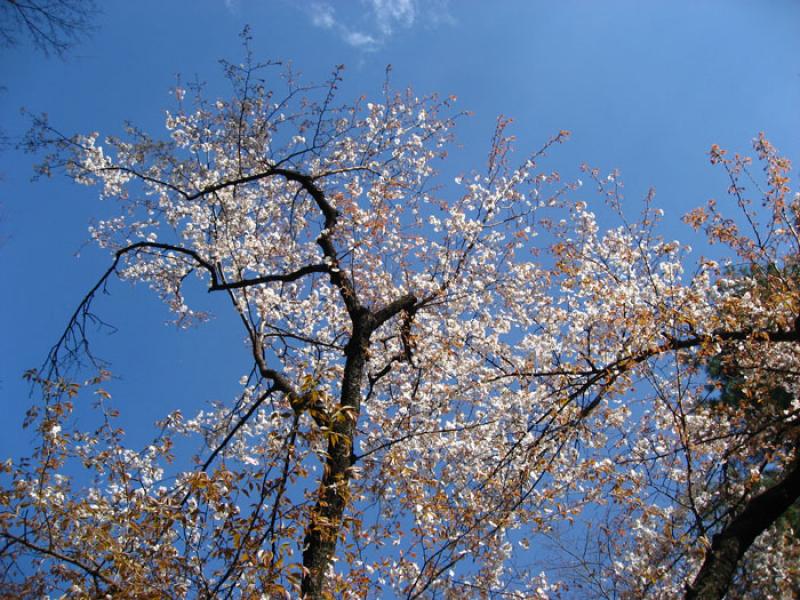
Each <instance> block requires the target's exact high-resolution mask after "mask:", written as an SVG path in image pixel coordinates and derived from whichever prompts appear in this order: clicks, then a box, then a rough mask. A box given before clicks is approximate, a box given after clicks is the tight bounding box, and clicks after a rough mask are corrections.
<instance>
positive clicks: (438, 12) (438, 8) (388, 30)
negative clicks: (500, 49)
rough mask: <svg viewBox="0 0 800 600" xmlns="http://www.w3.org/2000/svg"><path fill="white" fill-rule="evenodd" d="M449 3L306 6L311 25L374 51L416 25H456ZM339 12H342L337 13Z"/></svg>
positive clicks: (401, 0) (421, 0)
mask: <svg viewBox="0 0 800 600" xmlns="http://www.w3.org/2000/svg"><path fill="white" fill-rule="evenodd" d="M448 3H449V0H361V1H360V3H358V4H355V3H344V4H338V5H334V4H331V3H330V2H325V1H315V2H312V3H311V4H308V5H306V11H307V12H308V15H309V17H310V18H311V23H312V24H313V25H314V26H316V27H319V28H321V29H327V30H330V31H334V32H336V33H337V34H338V35H339V37H340V38H341V39H342V40H343V41H344V42H345V43H347V44H349V45H351V46H354V47H356V48H359V49H362V50H366V51H370V50H376V49H378V48H379V47H380V46H381V45H383V44H384V43H385V42H386V41H387V40H388V39H389V38H390V37H391V36H392V35H394V34H395V33H396V32H397V31H398V30H401V29H410V28H411V27H414V26H415V25H420V24H421V25H424V26H427V27H436V26H438V25H441V24H442V23H452V22H453V21H454V19H453V18H452V17H451V16H450V13H449V11H448ZM336 8H339V9H342V8H344V10H342V12H337V11H336Z"/></svg>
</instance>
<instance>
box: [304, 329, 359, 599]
mask: <svg viewBox="0 0 800 600" xmlns="http://www.w3.org/2000/svg"><path fill="white" fill-rule="evenodd" d="M365 320H366V319H365ZM369 334H370V331H369V327H368V324H361V323H356V324H355V325H354V331H353V337H352V338H351V339H350V342H349V343H348V344H347V348H346V349H345V354H346V357H347V358H346V361H345V367H344V376H343V378H342V390H341V397H340V401H339V408H340V410H342V409H344V410H343V411H342V412H341V413H340V416H339V417H338V418H335V419H332V420H331V424H330V428H331V431H332V432H333V435H332V437H331V439H330V440H329V441H328V458H327V460H326V462H325V472H324V474H323V478H322V482H321V484H320V489H319V498H318V500H317V503H316V506H315V507H314V510H313V512H312V513H311V515H310V517H309V523H308V525H307V526H306V535H305V539H304V550H303V567H304V568H305V571H304V576H303V582H302V595H303V598H305V599H306V600H319V599H321V598H323V597H324V596H323V591H324V587H325V576H326V574H327V572H328V569H329V567H330V564H331V561H332V559H333V556H334V552H335V551H336V541H337V537H338V535H339V532H340V530H341V525H342V516H343V515H344V511H345V508H346V507H347V503H348V500H349V490H350V485H349V484H350V474H351V471H350V467H351V466H352V456H353V442H354V440H355V433H356V423H357V422H358V415H359V413H360V410H361V382H362V380H363V378H364V370H365V368H366V356H367V346H368V344H369Z"/></svg>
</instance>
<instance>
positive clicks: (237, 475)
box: [0, 60, 800, 598]
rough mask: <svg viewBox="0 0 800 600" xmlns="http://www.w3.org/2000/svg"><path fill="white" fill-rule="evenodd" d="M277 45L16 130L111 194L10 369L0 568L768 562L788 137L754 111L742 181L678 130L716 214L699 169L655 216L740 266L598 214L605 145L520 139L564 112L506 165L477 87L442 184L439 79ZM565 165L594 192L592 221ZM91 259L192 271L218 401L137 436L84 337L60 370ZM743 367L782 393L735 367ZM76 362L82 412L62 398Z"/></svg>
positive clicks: (312, 585)
mask: <svg viewBox="0 0 800 600" xmlns="http://www.w3.org/2000/svg"><path fill="white" fill-rule="evenodd" d="M277 71H278V67H277V65H272V64H255V63H253V62H252V60H250V61H248V62H247V63H246V64H245V65H244V66H235V65H228V66H227V68H226V72H227V75H228V78H229V79H230V81H231V82H232V84H233V91H234V93H233V96H232V98H231V99H230V100H217V101H214V102H211V101H208V100H206V99H205V98H204V96H203V90H202V89H200V88H194V87H189V88H188V89H187V90H184V89H177V90H176V98H177V107H176V108H175V109H174V110H173V111H172V112H170V113H168V115H167V121H166V127H167V130H168V132H169V136H168V137H167V138H165V139H160V138H154V137H151V136H150V135H148V134H146V133H145V132H142V131H140V130H138V129H135V128H133V127H128V129H127V136H126V137H125V138H124V139H119V138H107V139H105V140H104V141H103V142H102V144H101V143H100V142H99V136H98V135H97V134H91V135H88V136H74V137H66V136H62V135H60V134H58V133H57V132H56V131H55V130H53V129H52V128H51V127H50V126H49V125H48V124H47V123H46V122H45V121H40V122H39V123H37V127H36V128H35V129H34V130H33V132H32V133H31V136H30V139H29V143H30V145H31V147H34V148H37V149H40V148H42V147H46V148H49V149H50V152H49V154H48V155H47V157H46V159H45V161H44V163H43V164H42V166H41V170H42V173H44V174H50V173H51V172H53V171H55V170H57V169H62V170H64V171H65V172H66V173H67V174H68V175H69V176H70V177H71V178H72V179H74V180H75V181H76V182H78V183H81V184H86V185H99V186H100V187H101V190H102V196H103V197H106V198H110V199H115V200H117V201H118V202H119V207H120V210H119V215H118V216H117V217H116V218H113V219H110V220H106V221H101V222H99V223H98V224H97V225H96V226H95V227H94V228H93V229H92V231H91V233H92V237H93V238H94V239H95V240H96V241H97V243H99V244H100V246H101V247H103V248H107V249H108V250H109V251H110V252H111V254H112V260H111V265H110V267H109V268H108V270H107V271H106V273H105V274H103V275H102V277H101V278H100V280H99V281H98V282H97V284H96V285H95V287H94V288H93V289H92V290H90V291H89V293H88V294H87V295H86V297H85V298H84V300H83V301H82V302H81V304H80V305H79V306H78V308H77V310H76V311H75V314H74V316H73V318H72V319H71V321H70V323H69V324H68V327H67V329H66V330H65V332H64V334H63V336H62V337H61V338H60V340H59V341H58V342H57V344H56V345H55V346H54V347H53V349H52V351H51V353H50V356H49V359H48V363H47V365H46V366H45V368H43V369H41V370H38V371H32V372H30V373H29V374H28V376H29V377H30V378H31V379H32V380H33V381H35V382H36V383H38V384H39V385H41V388H42V390H43V391H44V403H43V404H40V405H37V406H36V407H34V408H33V409H32V410H31V413H30V416H29V419H28V424H29V425H30V426H32V427H36V428H37V431H38V432H39V433H40V434H41V437H40V440H41V441H40V445H39V447H38V448H37V451H36V454H35V455H34V457H33V458H32V460H31V461H23V462H21V463H19V464H12V463H10V462H8V463H6V464H5V471H6V472H7V474H8V475H9V483H8V484H7V485H5V486H4V487H3V488H0V489H1V490H2V491H1V492H0V507H2V512H0V528H1V529H0V536H2V539H3V543H2V546H0V560H1V561H2V564H3V573H4V575H3V578H4V580H3V581H4V585H5V586H6V588H7V589H9V590H12V591H13V593H15V594H17V595H18V596H20V597H34V596H35V597H39V596H41V595H42V594H48V593H59V592H61V593H67V594H69V595H70V596H71V597H73V596H74V597H98V596H102V595H104V594H108V595H110V596H112V597H115V598H117V597H119V598H125V597H136V598H142V597H144V598H148V597H152V598H163V597H187V596H188V597H208V598H212V597H213V598H216V597H248V598H249V597H257V596H259V595H261V597H283V596H287V597H288V596H303V597H306V598H326V597H344V598H360V597H367V596H370V597H376V596H382V595H390V594H394V595H397V596H398V597H405V598H426V597H430V598H433V597H446V598H451V597H452V598H455V597H460V596H464V595H467V596H470V597H472V596H474V597H519V598H530V597H549V596H558V595H565V596H566V595H570V594H571V593H573V592H574V593H575V594H577V595H578V596H580V597H587V596H596V597H631V598H634V597H635V598H638V597H653V598H661V597H664V598H666V597H677V596H683V595H684V594H685V595H686V596H687V597H698V598H722V596H723V595H725V593H726V592H730V593H731V594H734V595H735V594H737V593H739V592H737V591H736V590H741V595H743V596H746V595H747V594H748V593H749V592H748V591H747V589H748V588H747V587H746V586H738V587H737V582H740V581H741V573H742V572H743V571H741V569H742V568H743V567H742V565H743V564H744V563H745V562H747V563H748V564H749V565H750V567H749V568H748V570H747V572H748V573H751V574H752V573H757V577H758V578H759V579H758V581H757V582H756V583H755V584H754V585H755V586H756V587H760V588H761V589H773V590H775V593H776V594H780V593H782V592H784V591H785V590H788V589H790V587H791V586H792V585H796V583H797V578H798V573H797V567H796V562H794V563H793V562H792V561H793V560H794V559H796V557H797V554H798V544H797V540H796V537H795V536H793V535H791V531H790V530H789V531H788V532H787V530H786V528H785V527H784V528H782V529H780V528H778V529H776V527H777V526H776V523H778V521H779V518H780V516H781V515H782V514H783V513H784V512H785V511H786V510H787V509H788V508H789V507H790V505H791V504H792V503H793V502H794V501H795V500H796V499H797V497H798V496H800V489H798V481H799V480H800V469H799V468H798V462H797V461H798V456H797V447H798V444H797V441H798V440H797V436H798V431H800V429H798V421H797V418H798V412H799V411H800V400H798V393H797V392H798V375H800V371H798V359H800V355H799V354H798V350H800V348H799V347H798V340H800V335H799V334H798V328H797V325H796V321H795V319H796V318H797V315H798V313H800V297H799V293H798V289H799V288H798V286H797V285H796V283H797V282H796V279H795V278H794V277H793V276H788V275H787V273H790V272H793V271H791V270H790V269H787V268H786V267H789V266H791V265H794V264H796V263H795V261H796V258H797V255H798V249H799V247H800V240H799V239H798V226H799V225H798V223H799V219H800V196H798V195H794V196H792V195H791V192H790V188H789V181H788V175H787V173H788V171H789V163H788V161H786V160H785V159H782V158H780V157H779V156H778V155H777V153H776V152H775V150H774V149H773V148H772V147H771V146H770V145H769V144H768V142H767V141H766V140H764V139H763V138H760V139H759V140H757V142H756V150H757V151H758V153H759V156H760V159H761V160H762V161H763V163H764V165H765V167H766V171H765V172H766V184H765V186H766V187H765V188H764V190H762V192H763V193H761V197H762V199H763V201H764V206H765V210H761V209H758V210H754V209H752V208H751V207H750V205H749V204H748V199H747V198H748V196H747V194H748V190H746V189H745V186H744V184H743V183H742V182H743V181H748V179H747V177H750V171H749V170H748V162H747V161H746V160H745V159H743V158H740V157H735V158H733V159H729V158H728V157H727V156H726V155H725V153H724V152H723V151H722V150H721V149H719V148H714V149H712V154H711V157H712V162H714V163H718V164H720V165H721V166H722V167H723V168H725V169H726V171H727V173H728V175H729V177H730V179H731V188H730V192H731V194H732V195H733V198H734V199H735V200H736V201H737V203H738V205H739V209H740V214H741V215H742V216H743V219H741V220H742V222H745V223H746V225H747V226H748V227H750V228H751V229H750V232H749V233H748V234H747V235H746V234H744V233H742V231H740V230H739V229H738V228H737V225H736V222H734V221H733V220H729V219H726V218H725V217H724V216H723V214H722V212H721V211H720V210H719V209H718V207H717V205H716V204H713V203H712V204H711V205H710V206H709V207H708V208H707V209H705V210H700V211H695V212H694V213H692V214H691V215H689V216H688V217H687V220H688V221H689V222H690V224H692V225H694V226H695V227H696V228H705V230H706V231H707V233H708V235H709V236H710V239H711V240H712V241H714V242H719V243H721V244H723V245H724V247H726V248H728V249H729V250H730V260H731V261H732V262H733V263H735V264H737V265H742V264H744V265H749V266H751V267H754V269H751V270H750V271H747V270H744V271H739V274H738V275H736V276H735V277H731V276H729V275H727V273H729V271H727V270H725V269H724V268H722V267H721V266H720V265H718V264H717V263H716V262H714V261H711V260H707V259H701V260H700V261H699V262H698V263H697V264H696V265H692V263H691V262H690V260H689V256H688V252H689V250H688V248H687V247H686V246H684V245H682V244H680V243H678V242H673V241H666V240H663V239H661V238H660V237H659V236H658V233H657V227H658V221H659V217H660V215H661V214H662V212H661V211H660V210H658V209H656V208H654V207H653V206H652V203H651V200H652V198H648V200H647V201H646V202H645V205H644V210H643V212H642V214H641V217H640V218H639V219H638V220H636V221H630V220H628V219H627V218H626V216H625V214H624V213H623V211H622V205H621V195H620V193H619V191H620V188H619V183H618V179H617V176H616V175H615V174H612V175H610V176H609V177H607V178H602V177H600V175H599V173H598V172H596V171H593V170H591V169H586V171H587V176H588V177H589V178H590V179H591V180H592V181H593V182H594V184H596V187H597V189H598V190H599V193H593V192H586V191H585V190H584V189H579V188H580V182H576V183H574V184H573V183H564V182H562V181H561V179H560V178H559V176H558V174H556V173H553V172H548V171H544V170H542V167H541V166H540V165H541V163H542V161H543V160H544V159H545V154H546V151H547V150H549V149H550V148H551V147H552V146H553V145H554V144H558V143H560V142H562V141H563V140H564V139H565V138H566V137H567V133H566V132H561V133H559V134H558V135H556V136H555V137H554V138H553V139H551V140H550V141H549V142H547V143H546V144H545V145H544V147H543V148H541V149H540V150H539V151H537V152H535V153H533V154H531V155H530V156H529V157H528V158H526V159H524V160H522V161H521V163H520V164H518V165H512V163H511V144H512V139H511V137H509V136H508V134H507V133H506V130H507V126H508V122H507V121H506V120H502V119H501V120H499V121H498V125H497V130H496V132H495V135H494V138H493V140H492V144H491V147H490V151H489V155H488V162H487V166H486V168H485V170H484V171H482V172H473V173H469V174H465V175H463V176H459V177H457V178H456V179H455V183H454V184H449V183H448V184H444V183H443V182H442V181H441V179H440V178H439V177H438V176H437V171H436V164H437V162H438V161H440V160H441V159H444V158H445V156H446V150H447V148H448V145H449V143H450V142H451V136H452V133H451V132H452V130H453V127H454V124H455V121H456V119H457V118H458V116H459V115H458V114H456V113H454V112H453V109H452V108H451V105H452V99H446V100H440V99H438V98H437V97H425V98H420V97H416V96H415V95H414V94H413V93H412V92H410V91H409V92H394V91H392V90H391V89H390V88H389V87H388V85H387V86H386V87H385V88H384V91H383V95H382V96H381V98H380V99H379V100H374V101H372V102H366V101H365V100H359V101H357V102H355V103H354V104H350V105H340V104H338V102H337V100H336V91H337V85H338V83H339V81H340V74H341V71H340V70H337V71H336V72H335V73H334V75H333V76H332V79H331V80H330V82H329V83H328V85H326V86H322V87H312V86H307V87H306V86H301V85H300V84H298V82H297V80H296V79H295V78H293V77H292V76H291V74H288V73H285V74H284V75H283V78H282V79H278V81H279V84H280V85H278V86H275V87H270V86H268V85H267V84H266V83H265V81H263V80H262V79H261V77H262V75H263V74H264V73H267V74H273V73H277ZM189 99H192V101H191V102H190V101H189ZM753 181H756V178H755V177H753ZM598 197H600V198H602V200H601V201H605V202H607V203H608V205H609V206H610V207H611V209H612V211H611V212H612V213H614V214H616V215H617V219H618V223H617V224H615V225H613V226H611V227H610V228H608V229H606V230H605V231H601V228H600V225H599V223H598V219H597V217H596V215H595V213H594V212H593V211H592V210H590V208H589V205H588V203H587V199H591V198H595V199H597V198H598ZM764 214H765V215H766V218H767V221H766V224H765V225H760V224H759V223H758V222H757V217H758V216H759V215H761V216H762V217H763V215H764ZM764 265H773V266H777V267H779V268H773V269H769V270H768V271H767V272H768V273H769V274H768V275H767V276H766V277H767V280H768V286H769V293H764V289H765V288H764V285H765V283H764V277H763V276H761V275H756V274H755V273H756V270H755V267H759V266H764ZM760 272H761V273H763V272H764V271H763V269H762V270H761V271H760ZM114 277H119V278H122V279H126V280H129V281H132V282H139V281H142V282H146V283H148V284H149V285H150V287H151V288H152V289H153V290H154V291H156V292H157V293H158V294H159V295H160V296H161V297H162V298H163V299H164V301H165V302H166V303H167V305H168V306H169V308H170V310H171V311H173V313H174V314H175V316H176V320H177V322H178V323H179V324H180V325H188V324H191V323H194V322H197V321H202V320H203V318H204V316H205V315H203V314H202V313H200V312H197V311H196V310H195V309H193V308H192V305H193V302H192V298H191V293H190V292H188V291H186V289H185V288H186V282H187V279H188V278H195V277H196V278H199V279H200V280H201V281H202V282H203V283H204V284H205V285H206V287H207V289H208V290H209V291H210V292H214V293H218V294H223V295H225V296H227V298H229V300H230V304H231V309H232V310H233V311H235V313H236V314H237V315H238V316H239V318H240V319H239V320H240V322H241V326H242V328H243V335H244V336H245V338H246V340H247V343H248V346H249V348H250V351H251V354H252V364H246V365H242V372H243V377H242V381H241V386H242V390H241V395H240V396H239V397H238V398H237V399H236V401H235V402H232V403H231V404H230V405H225V406H216V407H213V408H212V409H210V410H203V411H201V412H199V414H197V415H195V416H189V417H187V416H185V415H184V414H182V413H181V412H180V411H177V410H176V411H174V412H172V413H170V414H168V415H165V418H164V420H163V421H162V422H161V423H159V424H158V428H157V435H156V437H155V439H154V441H153V443H152V444H150V445H149V446H147V447H146V448H144V449H132V448H129V447H127V446H126V445H125V442H124V437H123V432H122V429H121V427H120V425H119V424H118V413H119V411H120V410H121V411H123V412H124V404H123V405H122V408H121V409H117V408H115V407H114V406H113V405H112V403H111V400H110V397H109V394H108V393H107V392H106V391H105V390H104V389H103V382H104V380H105V379H106V377H107V376H108V374H107V373H106V372H105V371H104V370H102V368H100V371H99V374H98V375H97V376H96V377H94V378H92V379H90V380H89V381H87V382H85V383H83V384H81V383H76V382H74V381H73V378H74V377H71V376H70V375H71V373H72V371H70V370H69V367H70V365H71V364H74V362H75V361H76V360H83V359H86V358H88V359H89V360H90V361H92V363H93V364H95V365H96V366H98V367H101V366H102V365H101V364H100V363H99V361H97V360H96V359H95V358H94V357H93V355H92V354H91V352H90V348H89V345H88V339H87V338H86V335H85V334H86V330H87V327H88V325H89V324H90V323H91V321H92V319H93V318H94V313H93V310H94V309H93V303H94V301H95V299H96V298H95V297H96V296H97V294H98V293H99V292H100V291H102V289H103V288H104V286H106V285H108V284H109V283H110V282H111V279H112V278H114ZM712 357H713V359H714V360H715V361H717V363H718V364H722V365H723V366H724V365H729V366H730V368H735V369H736V371H737V373H740V374H741V378H740V383H739V388H738V390H739V393H740V394H741V396H742V398H743V400H742V401H741V402H737V403H730V402H728V403H726V402H714V401H713V400H714V398H715V397H716V394H718V392H717V391H715V390H713V389H712V390H709V388H708V384H709V383H710V384H711V385H712V386H713V385H715V383H718V380H715V379H713V378H711V379H709V376H708V370H707V369H706V365H707V364H708V363H709V361H710V360H711V359H712ZM776 384H779V385H780V386H781V388H782V389H783V390H784V391H785V392H786V394H787V396H788V398H789V399H788V402H787V403H786V404H785V406H778V405H777V404H776V403H772V402H764V401H762V399H763V398H764V397H765V394H766V393H767V392H766V391H765V390H772V389H775V386H776ZM89 391H94V394H95V397H96V398H97V402H96V408H97V415H98V421H97V425H96V426H92V427H89V428H87V427H83V428H80V429H79V428H78V427H77V426H75V424H74V423H73V421H72V420H71V419H70V418H69V416H70V414H71V413H72V411H73V410H74V403H75V402H76V401H79V400H80V398H81V397H82V395H83V394H84V393H88V392H89ZM185 437H188V438H193V437H197V438H199V439H201V440H202V441H203V444H204V447H205V449H206V450H205V453H204V454H203V456H202V457H201V458H200V460H199V461H198V464H197V465H193V466H183V467H181V466H179V463H180V462H181V461H180V460H177V461H176V462H175V463H174V464H173V461H175V460H176V459H180V458H181V457H176V456H173V450H174V448H175V447H176V445H177V444H180V443H182V441H181V440H182V438H185ZM766 471H769V472H770V473H778V476H777V477H774V476H772V477H771V478H769V479H768V478H765V477H764V473H765V472H766ZM11 476H13V479H14V480H13V483H12V482H11ZM765 532H766V533H765ZM762 534H764V535H762ZM578 537H580V538H582V539H576V538H578ZM743 557H744V558H743ZM754 565H755V566H754ZM549 566H561V567H562V568H563V567H564V566H568V567H569V568H568V569H566V570H565V569H562V570H561V571H557V572H556V573H561V574H563V576H562V577H554V576H553V574H552V573H551V574H550V575H549V577H548V576H547V575H546V573H545V572H546V570H547V569H546V567H549ZM749 589H752V588H749Z"/></svg>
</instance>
